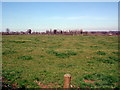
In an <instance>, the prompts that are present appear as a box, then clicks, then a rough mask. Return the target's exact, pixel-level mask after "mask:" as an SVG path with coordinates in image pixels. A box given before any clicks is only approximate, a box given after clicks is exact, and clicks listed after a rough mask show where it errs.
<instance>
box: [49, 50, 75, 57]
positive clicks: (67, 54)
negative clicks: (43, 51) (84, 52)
mask: <svg viewBox="0 0 120 90" xmlns="http://www.w3.org/2000/svg"><path fill="white" fill-rule="evenodd" d="M48 53H49V54H53V55H55V56H57V57H59V58H68V57H69V56H73V55H77V53H76V52H73V51H68V52H67V53H63V52H56V51H53V50H51V51H48Z"/></svg>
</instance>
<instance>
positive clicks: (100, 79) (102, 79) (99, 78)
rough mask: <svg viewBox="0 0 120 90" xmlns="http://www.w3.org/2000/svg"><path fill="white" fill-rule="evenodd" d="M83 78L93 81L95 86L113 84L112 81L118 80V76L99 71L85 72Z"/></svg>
mask: <svg viewBox="0 0 120 90" xmlns="http://www.w3.org/2000/svg"><path fill="white" fill-rule="evenodd" d="M84 79H87V80H92V81H95V85H96V86H100V87H101V86H102V85H104V86H115V85H114V83H117V82H118V81H119V79H118V77H115V76H111V75H104V74H99V73H93V74H87V75H85V76H84Z"/></svg>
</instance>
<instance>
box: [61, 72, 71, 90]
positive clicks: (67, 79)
mask: <svg viewBox="0 0 120 90" xmlns="http://www.w3.org/2000/svg"><path fill="white" fill-rule="evenodd" d="M70 81H71V75H70V74H65V75H64V86H63V88H69V87H70Z"/></svg>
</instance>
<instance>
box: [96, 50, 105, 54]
mask: <svg viewBox="0 0 120 90" xmlns="http://www.w3.org/2000/svg"><path fill="white" fill-rule="evenodd" d="M96 54H98V55H106V53H105V52H104V51H98V52H97V53H96Z"/></svg>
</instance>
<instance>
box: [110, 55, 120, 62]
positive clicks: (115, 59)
mask: <svg viewBox="0 0 120 90" xmlns="http://www.w3.org/2000/svg"><path fill="white" fill-rule="evenodd" d="M109 59H112V60H114V61H117V62H120V59H119V58H118V57H114V56H109Z"/></svg>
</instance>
